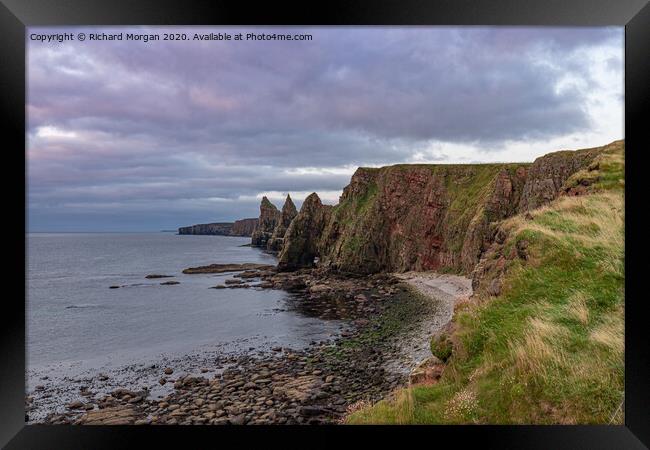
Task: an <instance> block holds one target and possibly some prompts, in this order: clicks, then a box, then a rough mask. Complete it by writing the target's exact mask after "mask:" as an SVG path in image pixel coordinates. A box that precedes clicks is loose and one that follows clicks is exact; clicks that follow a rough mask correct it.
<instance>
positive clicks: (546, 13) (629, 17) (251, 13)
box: [0, 0, 650, 449]
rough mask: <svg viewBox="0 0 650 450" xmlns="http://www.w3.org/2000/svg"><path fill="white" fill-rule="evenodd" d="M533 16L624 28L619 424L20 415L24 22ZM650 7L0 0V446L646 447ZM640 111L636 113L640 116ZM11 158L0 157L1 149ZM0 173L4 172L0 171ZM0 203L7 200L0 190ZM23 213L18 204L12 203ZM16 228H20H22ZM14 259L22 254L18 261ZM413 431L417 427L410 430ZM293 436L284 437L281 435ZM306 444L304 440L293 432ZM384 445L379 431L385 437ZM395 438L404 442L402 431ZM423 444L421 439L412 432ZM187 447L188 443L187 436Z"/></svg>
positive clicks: (603, 1) (586, 1) (418, 21)
mask: <svg viewBox="0 0 650 450" xmlns="http://www.w3.org/2000/svg"><path fill="white" fill-rule="evenodd" d="M204 24H212V25H291V24H295V25H535V26H537V25H539V26H545V25H546V26H548V25H555V26H602V25H618V26H625V140H626V160H627V163H626V174H625V178H626V180H625V183H626V187H625V199H626V210H625V215H626V220H625V236H626V239H625V255H626V264H625V265H626V269H627V270H626V281H625V289H626V315H625V327H626V330H625V332H626V334H625V347H626V356H625V392H626V393H625V397H626V401H625V425H624V426H451V427H448V426H444V427H443V426H434V427H392V428H390V427H379V426H377V427H375V426H367V427H296V428H292V429H291V431H292V432H293V433H295V435H296V437H297V438H298V439H297V440H294V439H287V437H288V435H287V434H286V433H285V432H286V428H283V427H180V426H171V427H169V426H168V427H79V426H45V425H29V426H25V423H24V416H25V411H24V387H25V304H24V302H21V301H20V297H19V296H20V295H21V293H22V295H23V298H25V295H26V287H25V285H24V284H21V283H20V282H19V279H20V276H23V277H24V276H25V267H26V266H25V264H24V263H25V240H24V236H25V234H24V232H25V230H26V227H25V225H26V219H25V217H26V216H25V209H24V208H25V202H26V195H25V194H26V179H27V174H26V171H25V170H26V164H25V153H24V152H23V153H22V154H21V152H20V151H19V149H20V148H22V149H23V151H24V149H25V130H26V126H25V125H26V124H25V92H26V91H25V86H26V85H25V83H26V82H25V75H26V66H25V47H26V45H25V44H26V39H25V28H26V27H27V26H36V25H52V26H55V25H204ZM649 47H650V6H649V5H648V2H647V1H646V0H619V1H608V0H580V1H567V0H561V1H559V0H547V1H541V0H540V1H533V0H498V1H495V0H492V1H490V0H481V1H477V0H474V1H472V0H453V1H429V2H425V1H418V0H401V1H391V0H381V1H380V0H375V1H370V0H366V1H361V0H354V1H352V0H347V1H346V0H335V1H334V0H330V1H328V2H319V3H307V2H305V3H304V4H302V5H297V4H293V3H289V2H287V3H285V4H284V5H282V4H278V3H272V2H265V3H261V4H260V5H256V7H255V8H253V7H251V5H249V4H247V3H244V2H234V1H229V2H226V1H214V2H207V1H194V2H174V1H161V0H158V1H155V0H140V1H127V0H120V1H98V0H93V1H90V0H57V1H47V0H31V1H26V0H22V1H21V0H0V61H1V62H0V89H1V90H2V97H1V99H2V100H1V104H2V123H3V125H4V127H3V129H4V130H5V133H4V136H3V143H4V144H5V145H3V147H4V153H3V155H4V156H5V160H4V162H5V165H4V169H5V170H4V175H5V176H4V177H3V178H5V179H8V181H9V184H8V187H7V188H5V190H4V192H5V199H9V200H11V201H12V203H11V208H10V209H9V210H5V211H6V213H5V214H6V215H5V222H6V224H7V225H8V230H6V231H5V238H4V239H5V249H8V250H9V251H10V254H9V256H8V257H7V258H5V260H6V261H7V262H9V264H8V267H9V273H8V275H7V279H9V280H11V284H12V285H15V286H19V288H18V289H17V292H16V294H15V295H5V298H4V302H3V305H2V312H1V313H0V317H1V319H0V320H1V325H0V333H2V340H1V346H2V347H1V351H0V355H2V356H1V357H2V370H1V372H0V377H1V380H0V404H1V407H0V444H2V445H6V448H9V449H15V448H66V449H71V448H122V447H130V446H132V444H133V445H141V444H140V442H142V443H146V444H147V446H148V447H152V448H155V447H161V446H162V447H166V446H167V445H168V444H170V443H172V442H173V439H175V438H179V437H180V438H182V439H183V441H184V442H185V443H186V444H187V442H188V441H187V439H190V438H191V439H194V438H200V439H205V441H204V442H208V443H212V444H211V445H222V444H223V441H222V439H223V436H224V435H231V437H234V436H232V435H233V434H237V437H238V439H240V443H239V445H240V446H241V445H242V443H243V442H244V441H241V439H244V438H250V437H258V438H260V437H261V438H263V439H267V438H269V437H276V436H277V437H282V436H284V437H285V439H284V441H285V443H286V444H287V445H290V443H289V442H287V441H289V440H291V441H295V442H297V443H298V442H300V437H301V436H302V435H303V434H304V437H308V436H307V435H311V434H314V433H317V434H320V435H321V436H323V439H321V440H320V441H317V442H318V443H320V444H325V443H333V442H334V441H335V440H338V439H340V438H345V437H347V436H349V435H350V434H351V433H354V434H356V433H358V432H359V431H362V432H363V431H366V432H367V431H371V433H369V434H370V435H371V436H372V437H373V438H375V439H381V440H385V439H386V438H388V437H389V434H390V435H393V434H399V435H400V436H401V437H402V438H404V437H408V439H409V442H415V439H416V438H419V439H425V440H428V439H430V441H429V442H431V443H432V445H433V443H434V442H435V443H436V445H443V444H442V442H443V441H445V440H448V439H451V442H454V446H457V445H459V444H464V443H470V442H473V443H475V444H477V445H480V446H481V448H539V449H550V448H554V449H556V448H570V449H576V448H589V449H599V448H602V449H610V448H630V449H632V448H647V446H649V445H650V427H649V425H650V414H649V412H650V395H649V394H648V392H649V391H648V389H647V387H646V383H647V382H648V380H650V371H649V368H650V350H649V347H648V344H647V343H648V342H650V338H649V333H648V329H649V328H650V327H648V326H647V325H646V323H645V321H646V320H647V319H646V315H645V314H644V303H645V296H644V295H643V293H644V292H645V289H644V285H643V280H644V274H645V273H647V271H648V269H650V267H649V264H648V262H647V261H648V259H647V255H649V254H650V253H649V252H648V250H649V246H648V241H649V239H648V233H647V232H645V230H644V222H643V215H644V212H645V211H644V209H645V208H644V206H645V205H644V203H645V196H644V194H643V192H644V187H645V186H644V185H645V183H646V180H644V171H645V170H646V169H645V167H647V166H645V164H644V161H643V159H644V152H645V151H650V146H649V145H648V137H647V136H648V133H647V128H648V126H647V125H646V124H645V123H644V122H643V119H642V118H643V117H644V116H647V113H648V112H649V111H648V110H649V109H650V95H649V92H650V83H649V81H650V76H649V74H650V71H649V70H648V69H649V68H650V67H649V66H650V62H649V61H650V58H648V55H650V48H649ZM644 113H645V114H644ZM7 156H9V157H10V159H9V160H7V159H6V157H7ZM7 175H9V176H7ZM5 201H6V200H5ZM21 211H22V212H21ZM21 237H22V238H21ZM18 261H22V262H23V264H22V265H20V264H19V263H18ZM416 434H417V436H416ZM292 437H293V436H292ZM304 442H305V443H307V445H311V444H312V443H313V442H314V441H304ZM385 442H386V443H388V441H385ZM402 442H403V441H402ZM420 442H426V441H420ZM189 447H196V445H189Z"/></svg>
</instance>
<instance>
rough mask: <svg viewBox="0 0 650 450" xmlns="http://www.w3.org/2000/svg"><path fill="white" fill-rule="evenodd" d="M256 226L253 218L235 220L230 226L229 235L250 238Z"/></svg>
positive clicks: (255, 220)
mask: <svg viewBox="0 0 650 450" xmlns="http://www.w3.org/2000/svg"><path fill="white" fill-rule="evenodd" d="M256 226H257V219H256V218H255V217H253V218H252V219H240V220H236V221H235V223H233V224H232V229H231V230H230V235H231V236H252V235H253V231H254V230H255V227H256Z"/></svg>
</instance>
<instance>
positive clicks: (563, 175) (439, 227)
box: [279, 143, 616, 273]
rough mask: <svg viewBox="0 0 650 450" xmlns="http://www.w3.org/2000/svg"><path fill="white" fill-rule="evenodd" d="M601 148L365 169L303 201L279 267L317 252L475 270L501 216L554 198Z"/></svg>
mask: <svg viewBox="0 0 650 450" xmlns="http://www.w3.org/2000/svg"><path fill="white" fill-rule="evenodd" d="M614 144H616V143H614ZM602 151H603V148H602V147H601V148H593V149H586V150H579V151H560V152H555V153H551V154H548V155H545V156H543V157H540V158H538V159H536V160H535V161H534V162H533V163H532V164H525V163H522V164H474V165H395V166H388V167H382V168H359V169H357V171H356V172H355V174H354V175H353V176H352V179H351V181H350V184H349V185H348V186H347V187H346V188H345V189H344V190H343V195H341V197H340V199H339V203H338V205H336V206H334V207H330V206H325V205H323V204H322V203H321V202H320V200H319V199H318V196H317V195H316V194H312V195H311V196H310V197H308V200H309V201H307V200H305V203H304V204H303V206H302V208H301V210H300V212H299V213H298V215H297V216H296V218H295V219H294V220H293V222H292V223H291V225H290V226H289V228H288V229H287V232H286V235H285V239H284V248H283V250H282V252H281V253H280V255H279V267H280V269H284V270H291V269H295V268H298V267H304V266H310V265H313V263H314V259H315V258H318V260H319V265H322V266H325V267H329V268H331V269H334V270H338V271H342V272H352V273H374V272H379V271H394V272H402V271H407V270H442V271H446V270H450V271H456V272H461V273H470V272H471V271H472V269H473V268H474V266H475V265H476V264H477V263H478V261H479V258H480V256H481V254H482V253H483V252H484V251H485V250H486V249H487V247H488V246H489V245H490V240H491V238H492V234H493V231H494V227H495V224H496V223H498V222H499V221H500V220H503V219H505V218H507V217H510V216H512V215H514V214H516V213H518V212H521V211H526V210H529V209H532V208H536V207H539V206H541V205H543V204H544V203H547V202H549V201H550V200H552V199H553V198H555V197H556V196H557V195H559V193H561V192H562V189H563V185H564V183H565V182H566V181H567V180H568V179H569V178H570V177H571V175H572V174H574V173H576V172H578V171H580V170H583V169H585V168H587V167H588V166H589V164H590V163H591V162H592V161H593V160H594V158H595V157H596V156H597V155H598V154H599V153H600V152H602Z"/></svg>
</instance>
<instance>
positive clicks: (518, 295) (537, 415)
mask: <svg viewBox="0 0 650 450" xmlns="http://www.w3.org/2000/svg"><path fill="white" fill-rule="evenodd" d="M597 162H598V164H597V169H592V170H591V171H590V173H589V176H590V177H591V182H590V186H591V187H590V189H592V193H590V194H589V195H586V196H580V197H561V198H559V199H557V200H556V201H554V202H552V203H551V204H550V205H547V206H545V207H543V208H540V209H538V210H535V211H533V212H532V219H530V218H529V219H528V220H527V219H525V218H523V217H521V216H515V217H512V218H510V219H508V220H506V221H504V222H503V223H502V225H501V226H502V228H503V229H505V230H507V232H508V238H507V240H506V242H505V243H504V245H503V254H504V255H507V254H509V253H510V252H509V249H511V248H512V247H513V246H515V245H516V244H517V242H518V241H522V240H525V241H526V242H527V243H528V248H527V251H528V255H529V256H528V258H527V259H520V258H519V257H514V258H509V260H508V266H507V267H508V268H507V270H506V272H505V273H504V274H503V275H502V290H501V294H500V295H499V296H498V297H489V296H488V295H487V294H486V293H485V292H483V291H481V290H479V292H477V293H476V294H475V298H474V299H473V302H472V303H470V304H468V305H467V306H466V307H465V308H464V309H461V310H459V311H458V312H457V313H456V316H455V318H454V320H455V322H456V332H455V336H454V338H455V339H454V342H457V344H456V347H455V348H454V352H453V354H452V356H451V358H450V359H449V361H448V364H447V366H446V368H445V371H444V373H443V376H442V378H441V380H440V382H439V383H438V384H435V385H422V386H412V387H410V388H407V389H402V390H400V391H399V392H396V393H395V395H394V396H393V397H392V398H390V399H387V400H384V401H382V402H379V403H377V404H375V405H371V406H368V407H366V408H363V409H361V410H359V411H357V412H355V413H353V414H352V415H350V416H349V417H348V423H354V424H357V423H404V424H406V423H415V424H418V423H419V424H424V423H427V424H430V423H440V424H456V423H481V424H485V423H494V424H511V423H514V424H522V423H537V424H555V423H561V424H587V423H588V424H607V423H610V421H611V422H612V423H617V424H620V423H622V422H623V415H622V412H617V410H618V407H619V405H620V404H621V401H622V400H623V391H624V384H623V383H624V359H623V357H624V336H623V331H624V327H623V324H624V321H623V320H624V319H623V318H624V280H625V273H624V254H623V251H624V245H623V244H624V234H623V228H624V217H623V209H624V208H623V206H624V198H623V190H622V187H623V186H624V183H623V181H622V180H623V172H624V162H623V156H622V145H621V147H618V148H617V147H614V148H612V150H611V151H609V152H606V153H605V154H604V155H602V157H600V158H599V160H598V161H597ZM432 350H434V351H438V350H439V349H438V348H433V349H432Z"/></svg>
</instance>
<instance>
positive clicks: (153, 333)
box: [26, 233, 340, 372]
mask: <svg viewBox="0 0 650 450" xmlns="http://www.w3.org/2000/svg"><path fill="white" fill-rule="evenodd" d="M248 242H250V239H248V238H236V237H223V236H179V235H176V234H173V233H65V234H64V233H61V234H46V233H30V234H28V236H27V246H28V248H27V257H28V272H27V305H26V308H27V311H26V313H27V365H28V368H29V369H38V370H39V372H42V371H43V370H47V368H48V366H49V365H56V364H59V365H60V363H62V362H79V361H83V362H84V364H85V365H91V366H92V361H97V364H98V365H99V364H101V365H104V366H105V365H107V364H108V365H119V364H123V363H126V362H129V361H132V360H134V359H135V358H140V357H148V358H151V357H153V356H155V355H157V354H182V353H186V352H191V351H196V350H200V349H201V348H204V347H205V348H208V347H210V346H214V345H229V344H232V345H236V344H237V343H240V345H245V346H246V348H248V347H251V346H253V347H256V348H260V349H267V350H268V348H269V347H270V346H272V345H283V346H291V347H300V346H305V345H308V344H309V342H310V341H312V340H318V339H325V338H327V337H329V336H331V335H333V334H335V333H336V331H337V330H338V329H339V327H340V324H339V323H337V322H335V321H324V320H321V319H318V318H314V317H306V316H304V315H301V313H300V312H298V311H296V310H295V309H294V308H291V307H290V301H289V297H288V295H289V294H286V293H284V292H281V291H271V290H264V291H262V290H255V289H221V290H219V289H209V287H210V286H214V285H215V284H219V283H223V281H224V279H226V278H230V277H231V276H232V274H225V275H209V274H206V275H183V274H182V273H181V271H182V270H183V269H184V268H187V267H191V266H198V265H205V264H211V263H243V262H254V263H269V264H274V263H275V258H274V257H273V256H271V255H268V254H265V253H263V252H261V251H259V250H257V249H254V248H250V247H241V245H242V244H246V243H248ZM154 273H155V274H165V275H174V276H175V278H169V279H162V280H160V279H159V280H148V279H146V278H145V276H146V275H147V274H154ZM167 280H177V281H180V284H179V285H175V286H161V285H160V283H161V282H162V281H167ZM111 285H127V286H125V287H122V288H119V289H109V286H111ZM89 361H90V362H91V363H89Z"/></svg>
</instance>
